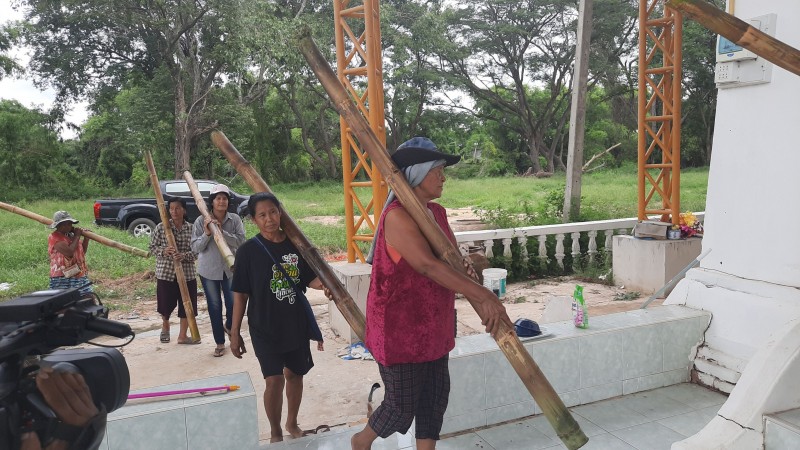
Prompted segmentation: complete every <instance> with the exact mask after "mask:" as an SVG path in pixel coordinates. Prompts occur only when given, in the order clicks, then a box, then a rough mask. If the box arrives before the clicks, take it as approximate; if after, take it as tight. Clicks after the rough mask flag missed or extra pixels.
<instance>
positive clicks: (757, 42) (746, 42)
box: [666, 0, 800, 75]
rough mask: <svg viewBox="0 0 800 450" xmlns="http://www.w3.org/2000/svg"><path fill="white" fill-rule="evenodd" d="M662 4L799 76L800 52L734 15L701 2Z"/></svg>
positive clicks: (685, 0)
mask: <svg viewBox="0 0 800 450" xmlns="http://www.w3.org/2000/svg"><path fill="white" fill-rule="evenodd" d="M666 5H667V6H669V7H671V8H674V9H676V10H678V11H680V12H682V13H684V14H686V15H687V16H689V17H690V18H692V19H694V20H695V21H696V22H698V23H699V24H700V25H702V26H704V27H706V28H708V29H709V30H711V31H713V32H714V33H717V34H721V35H722V36H725V37H726V38H727V39H728V40H730V41H731V42H733V43H735V44H736V45H739V46H742V47H744V48H746V49H748V50H750V51H751V52H753V53H755V54H756V55H758V56H760V57H762V58H764V59H766V60H767V61H769V62H771V63H773V64H775V65H776V66H780V67H783V68H784V69H786V70H788V71H789V72H792V73H793V74H795V75H800V50H798V49H796V48H794V47H792V46H790V45H787V44H786V43H784V42H782V41H779V40H778V39H775V38H774V37H772V36H770V35H768V34H766V33H764V32H763V31H761V30H759V29H757V28H755V27H753V26H752V25H750V24H749V23H747V22H745V21H743V20H741V19H739V18H737V17H736V16H733V15H731V14H728V13H726V12H725V11H723V10H721V9H718V8H716V7H714V6H713V5H711V4H709V3H707V2H705V1H701V0H670V1H668V2H667V3H666Z"/></svg>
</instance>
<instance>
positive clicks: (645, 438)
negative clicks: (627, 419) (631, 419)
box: [611, 422, 684, 450]
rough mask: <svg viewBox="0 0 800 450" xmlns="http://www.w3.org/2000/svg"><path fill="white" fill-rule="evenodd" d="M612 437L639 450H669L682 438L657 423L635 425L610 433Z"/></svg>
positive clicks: (680, 435) (682, 437)
mask: <svg viewBox="0 0 800 450" xmlns="http://www.w3.org/2000/svg"><path fill="white" fill-rule="evenodd" d="M611 434H613V435H614V436H616V437H618V438H620V439H622V440H623V441H625V442H626V443H628V444H630V445H632V446H634V447H636V448H637V449H639V450H670V448H671V447H672V444H674V443H675V442H678V441H682V440H683V439H684V436H683V435H682V434H680V433H677V432H675V431H673V430H671V429H669V428H667V427H665V426H663V425H661V424H659V423H657V422H650V423H645V424H642V425H636V426H634V427H630V428H624V429H622V430H617V431H614V432H612V433H611Z"/></svg>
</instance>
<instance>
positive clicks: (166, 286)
mask: <svg viewBox="0 0 800 450" xmlns="http://www.w3.org/2000/svg"><path fill="white" fill-rule="evenodd" d="M186 287H187V288H188V289H189V298H190V299H191V300H192V309H193V310H194V315H195V316H197V279H194V280H187V281H186ZM156 303H157V306H156V310H157V311H158V313H159V314H161V315H162V316H164V317H166V318H167V319H169V316H171V315H172V311H175V306H177V307H178V317H180V318H181V319H185V318H186V310H185V309H184V308H183V299H182V298H181V288H180V286H178V281H177V280H176V281H166V280H159V279H156Z"/></svg>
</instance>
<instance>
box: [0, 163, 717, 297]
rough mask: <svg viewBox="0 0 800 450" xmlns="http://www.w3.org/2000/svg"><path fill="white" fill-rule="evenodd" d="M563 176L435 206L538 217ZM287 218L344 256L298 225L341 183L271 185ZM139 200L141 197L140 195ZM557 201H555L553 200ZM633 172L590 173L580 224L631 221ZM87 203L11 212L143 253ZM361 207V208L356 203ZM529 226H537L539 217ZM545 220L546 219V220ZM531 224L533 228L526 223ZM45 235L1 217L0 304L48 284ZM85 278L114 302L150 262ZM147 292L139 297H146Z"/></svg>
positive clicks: (686, 204) (460, 194) (464, 187)
mask: <svg viewBox="0 0 800 450" xmlns="http://www.w3.org/2000/svg"><path fill="white" fill-rule="evenodd" d="M564 181H565V180H564V175H563V174H557V175H556V176H554V177H552V178H545V179H537V178H520V177H504V178H479V179H468V180H460V179H453V178H451V179H448V181H447V183H446V185H445V190H444V195H443V197H442V198H441V199H440V203H441V204H442V205H444V206H445V207H448V208H465V207H474V208H478V209H484V210H498V209H501V210H503V211H506V212H508V213H510V214H519V213H525V212H526V211H530V210H534V211H540V210H541V209H542V205H543V204H544V203H547V202H552V199H553V193H554V192H555V193H558V192H559V191H560V190H562V189H563V186H564ZM707 183H708V170H707V169H699V170H698V169H695V170H685V171H683V172H682V173H681V205H682V207H681V209H682V210H683V211H686V210H691V211H703V210H704V209H705V201H706V187H707ZM233 187H234V189H236V190H237V191H238V192H241V193H249V192H250V191H249V190H248V189H247V188H243V187H242V186H233ZM272 189H273V191H274V192H275V193H276V195H277V196H278V198H279V199H281V201H282V202H283V203H284V206H285V208H286V210H287V211H289V213H290V214H291V215H292V217H293V218H294V219H295V220H296V221H297V222H298V225H299V226H300V228H301V229H302V230H303V232H304V233H305V234H306V236H308V238H309V240H311V242H312V243H314V245H316V246H317V247H318V248H319V249H320V250H321V251H322V253H323V254H332V253H338V252H341V251H343V249H344V243H345V226H344V224H343V222H342V221H339V222H338V224H337V225H323V224H321V223H318V222H313V221H309V220H303V219H304V218H307V217H310V216H342V215H343V214H344V203H343V198H344V196H343V194H342V185H341V183H336V182H332V181H328V182H321V183H298V184H285V185H274V186H272ZM142 195H147V194H146V193H143V194H142ZM555 197H557V195H556V196H555ZM636 197H637V194H636V172H635V168H634V167H631V166H627V167H624V168H622V169H614V170H607V171H597V172H593V173H591V174H588V175H586V176H585V177H584V184H583V190H582V198H583V200H582V210H581V216H582V219H583V220H600V219H612V218H623V217H634V216H636ZM94 200H95V199H94V198H91V199H85V200H74V201H36V202H20V203H17V204H15V206H18V207H21V208H24V209H27V210H30V211H33V212H35V213H37V214H40V215H43V216H45V217H50V218H51V217H52V216H53V213H54V212H55V211H57V210H66V211H69V212H70V213H71V214H72V215H73V216H74V217H75V218H76V219H78V220H80V222H81V223H80V225H79V226H84V227H86V228H88V229H90V230H92V231H94V232H96V233H98V234H101V235H103V236H106V237H108V238H110V239H113V240H116V241H119V242H123V243H125V244H128V245H132V246H134V247H138V248H141V249H144V250H147V245H148V241H147V240H146V239H137V238H134V237H132V236H130V235H128V234H127V233H126V232H124V231H122V230H118V229H114V228H109V227H97V226H95V225H93V224H92V220H93V219H94V217H93V212H92V206H93V204H94ZM362 201H365V202H366V201H368V198H367V199H364V198H362ZM531 217H532V218H533V220H534V222H536V221H540V222H541V223H544V222H545V221H547V218H545V217H541V216H540V217H539V218H538V219H537V218H536V217H535V215H534V216H531ZM550 221H552V218H550ZM528 224H530V225H533V224H535V223H528ZM245 226H246V231H247V235H248V236H252V235H254V234H255V233H256V229H255V227H254V226H253V224H252V223H250V222H249V221H246V222H245ZM50 231H51V230H50V229H48V228H47V227H45V226H44V225H41V224H39V223H38V222H34V221H32V220H30V219H27V218H24V217H21V216H18V215H16V214H12V213H9V212H7V211H2V210H0V255H2V256H1V257H0V300H3V299H8V298H12V297H15V296H18V295H21V294H25V293H27V292H31V291H34V290H39V289H44V288H46V287H47V285H48V280H49V278H48V277H49V259H48V256H47V236H48V234H49V233H50ZM87 263H88V266H89V272H90V274H89V277H90V279H92V280H94V281H100V283H99V284H100V285H101V288H100V290H101V296H103V294H105V296H104V297H103V298H107V297H108V296H111V297H113V295H114V293H113V292H108V291H106V292H102V284H103V283H102V282H103V280H112V279H117V278H121V277H125V276H129V275H132V274H136V273H141V272H145V271H148V270H152V269H153V267H154V261H153V260H152V259H149V258H141V257H137V256H133V255H130V254H128V253H124V252H121V251H119V250H115V249H112V248H108V247H105V246H103V245H100V244H98V243H96V242H93V243H91V244H90V246H89V251H88V252H87ZM150 294H152V293H151V292H142V295H150Z"/></svg>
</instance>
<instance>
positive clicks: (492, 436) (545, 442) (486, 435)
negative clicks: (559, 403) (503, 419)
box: [476, 420, 559, 450]
mask: <svg viewBox="0 0 800 450" xmlns="http://www.w3.org/2000/svg"><path fill="white" fill-rule="evenodd" d="M476 434H477V435H478V436H479V437H480V438H482V439H483V440H484V441H486V442H488V443H489V445H491V446H492V447H494V448H497V449H503V450H534V449H542V448H546V447H550V446H552V445H553V444H557V443H558V442H559V441H554V440H553V439H551V438H549V437H547V435H545V434H544V433H542V432H541V431H539V430H537V429H536V427H534V426H533V424H531V423H530V421H527V420H525V421H521V422H513V423H507V424H504V425H500V426H497V427H492V428H487V429H485V430H480V431H476Z"/></svg>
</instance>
